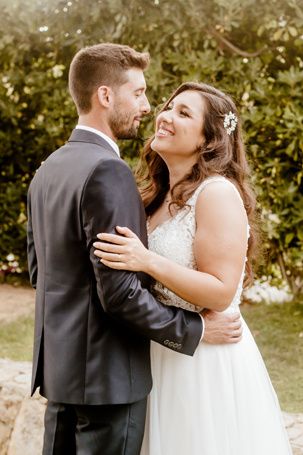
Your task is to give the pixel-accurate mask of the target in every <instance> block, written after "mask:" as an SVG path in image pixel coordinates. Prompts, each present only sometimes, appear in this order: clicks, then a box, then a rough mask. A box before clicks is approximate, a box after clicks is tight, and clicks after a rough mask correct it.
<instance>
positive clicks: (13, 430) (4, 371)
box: [0, 359, 45, 455]
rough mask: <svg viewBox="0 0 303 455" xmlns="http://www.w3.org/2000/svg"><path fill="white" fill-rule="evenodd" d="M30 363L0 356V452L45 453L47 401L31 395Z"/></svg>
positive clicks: (12, 454) (9, 454)
mask: <svg viewBox="0 0 303 455" xmlns="http://www.w3.org/2000/svg"><path fill="white" fill-rule="evenodd" d="M30 377H31V363H30V362H12V361H9V360H2V359H0V454H1V455H40V454H41V453H42V439H43V418H44V411H45V400H44V399H43V398H42V397H40V396H39V395H38V394H37V395H35V396H34V397H33V398H30V396H29V394H30Z"/></svg>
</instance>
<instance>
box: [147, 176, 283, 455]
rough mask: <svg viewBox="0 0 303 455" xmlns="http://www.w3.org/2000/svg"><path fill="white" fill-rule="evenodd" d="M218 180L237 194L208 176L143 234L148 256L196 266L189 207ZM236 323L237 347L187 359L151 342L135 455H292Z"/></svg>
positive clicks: (250, 342)
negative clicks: (147, 391) (181, 206)
mask: <svg viewBox="0 0 303 455" xmlns="http://www.w3.org/2000/svg"><path fill="white" fill-rule="evenodd" d="M217 181H220V182H222V181H223V182H225V183H226V185H232V186H233V188H234V189H235V191H237V194H238V195H239V193H238V190H237V189H236V187H235V186H234V185H233V184H232V183H231V182H230V181H228V180H227V179H225V178H223V177H210V178H208V179H207V180H205V181H204V182H203V183H202V184H201V185H200V186H199V187H198V188H197V190H196V191H195V193H194V194H193V195H192V197H191V198H190V199H189V201H188V202H187V203H188V204H189V205H190V209H186V208H184V209H182V210H181V211H180V212H178V213H177V215H175V216H174V217H173V218H171V219H169V220H168V221H166V222H164V223H162V224H160V225H159V226H158V227H156V228H155V229H154V231H153V232H151V233H150V234H149V248H150V249H151V250H152V251H155V252H156V253H158V254H160V255H162V256H165V257H167V258H169V259H171V260H173V261H175V262H177V263H179V264H182V265H183V266H185V267H188V268H192V269H196V264H195V259H194V255H193V247H192V245H193V239H194V235H195V229H196V223H195V203H196V200H197V197H198V195H199V194H200V192H201V191H202V190H203V189H204V188H205V186H206V185H208V184H210V183H214V182H217ZM223 191H224V190H223ZM222 197H224V194H222ZM239 197H240V195H239ZM241 201H242V199H241ZM248 236H249V227H248ZM243 278H244V270H243V274H242V276H241V279H240V282H239V286H238V289H237V292H236V295H235V297H234V299H233V301H232V303H231V304H230V306H229V307H228V308H227V310H225V311H226V312H234V311H239V303H240V297H241V293H242V285H243ZM154 293H155V295H156V297H157V298H158V299H159V300H161V301H162V302H163V303H165V304H166V305H175V306H178V307H181V308H185V309H188V310H191V311H201V308H198V307H195V306H194V305H191V304H189V303H187V302H185V301H184V300H182V299H181V298H180V297H178V296H176V295H175V294H174V293H172V292H171V291H169V290H168V289H167V288H165V287H164V286H163V285H162V284H160V283H156V284H155V286H154ZM242 323H243V338H242V340H241V341H240V342H239V343H238V344H229V345H209V344H207V343H203V342H202V343H200V345H199V346H198V348H197V350H196V352H195V354H194V356H193V357H189V356H186V355H182V354H180V353H177V352H175V351H172V350H170V349H167V348H165V347H163V346H161V345H160V344H157V343H154V342H152V343H151V363H152V375H153V389H152V391H151V394H150V396H149V400H148V410H147V417H146V427H145V434H144V440H143V445H142V449H141V455H289V454H292V451H291V448H290V444H289V441H288V437H287V434H286V431H285V429H284V424H283V420H282V416H281V411H280V407H279V403H278V400H277V396H276V393H275V391H274V389H273V387H272V384H271V382H270V378H269V376H268V373H267V371H266V368H265V365H264V362H263V360H262V357H261V355H260V352H259V350H258V348H257V346H256V344H255V341H254V339H253V337H252V335H251V332H250V330H249V328H248V327H247V325H246V323H245V321H244V320H242Z"/></svg>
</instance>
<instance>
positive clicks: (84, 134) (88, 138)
mask: <svg viewBox="0 0 303 455" xmlns="http://www.w3.org/2000/svg"><path fill="white" fill-rule="evenodd" d="M68 142H84V143H89V144H95V145H99V146H100V147H102V148H103V149H106V150H108V151H109V152H111V153H113V154H114V155H115V156H116V157H117V158H118V155H117V153H116V152H115V150H114V149H113V147H111V145H110V144H109V143H108V142H107V141H106V140H105V139H103V138H102V137H101V136H98V134H95V133H92V132H90V131H85V130H81V129H74V130H73V131H72V134H71V136H70V138H69V139H68Z"/></svg>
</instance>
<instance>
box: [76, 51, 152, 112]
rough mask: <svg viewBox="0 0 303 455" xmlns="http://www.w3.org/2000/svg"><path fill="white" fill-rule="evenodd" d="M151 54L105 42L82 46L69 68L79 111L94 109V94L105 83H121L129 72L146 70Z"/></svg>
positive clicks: (110, 84)
mask: <svg viewBox="0 0 303 455" xmlns="http://www.w3.org/2000/svg"><path fill="white" fill-rule="evenodd" d="M148 65H149V54H148V53H147V52H144V53H142V52H137V51H135V50H134V49H132V48H131V47H129V46H126V45H122V44H113V43H102V44H96V45H94V46H89V47H85V48H83V49H81V50H80V51H79V52H77V54H76V55H75V56H74V58H73V60H72V62H71V65H70V69H69V78H68V79H69V81H68V86H69V91H70V94H71V96H72V98H73V100H74V103H75V104H76V107H77V110H78V113H79V114H85V113H87V112H89V111H90V110H91V98H92V95H93V93H94V92H95V91H96V90H97V89H98V87H100V86H101V85H108V86H111V87H114V86H119V85H122V84H124V83H125V82H126V81H127V77H126V74H125V72H126V71H127V70H129V69H131V68H139V69H141V70H143V71H144V70H145V69H146V68H147V67H148Z"/></svg>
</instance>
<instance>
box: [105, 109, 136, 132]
mask: <svg viewBox="0 0 303 455" xmlns="http://www.w3.org/2000/svg"><path fill="white" fill-rule="evenodd" d="M135 118H136V117H135V114H133V113H127V112H125V111H122V110H119V109H115V111H114V113H113V114H112V115H111V116H110V118H109V127H110V129H111V131H112V133H113V135H114V137H116V138H117V139H134V138H136V137H137V134H138V129H139V123H138V122H136V120H135Z"/></svg>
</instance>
